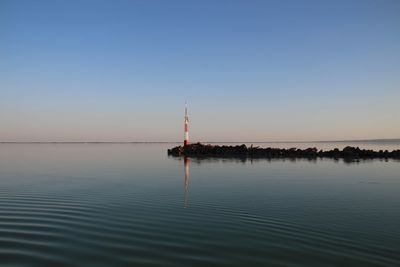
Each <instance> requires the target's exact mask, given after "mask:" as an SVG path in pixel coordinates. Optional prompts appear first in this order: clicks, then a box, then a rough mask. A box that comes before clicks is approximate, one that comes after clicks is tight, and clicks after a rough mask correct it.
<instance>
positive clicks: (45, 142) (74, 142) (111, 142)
mask: <svg viewBox="0 0 400 267" xmlns="http://www.w3.org/2000/svg"><path fill="white" fill-rule="evenodd" d="M394 141H395V142H398V141H400V138H378V139H346V140H314V141H293V140H292V141H201V142H193V143H234V144H236V143H238V144H239V143H255V144H257V143H349V142H394ZM177 143H182V141H0V144H177Z"/></svg>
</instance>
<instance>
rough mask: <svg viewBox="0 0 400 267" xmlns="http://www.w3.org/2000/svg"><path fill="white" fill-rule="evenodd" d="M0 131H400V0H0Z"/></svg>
mask: <svg viewBox="0 0 400 267" xmlns="http://www.w3.org/2000/svg"><path fill="white" fill-rule="evenodd" d="M0 94H1V95H0V140H1V141H145V140H147V141H178V140H181V139H182V138H183V105H184V101H185V100H187V101H188V103H189V115H190V130H191V133H190V135H191V139H192V140H193V141H248V140H251V141H271V140H332V139H364V138H394V137H400V119H399V118H400V1H398V0H393V1H390V0H380V1H378V0H373V1H369V0H361V1H351V0H347V1H338V0H332V1H299V0H293V1H267V0H265V1H235V0H232V1H204V0H201V1H163V0H160V1H152V0H149V1H145V0H143V1H133V0H132V1H121V0H120V1H118V0H116V1H97V0H96V1H85V0H83V1H72V0H65V1H62V0H49V1H41V0H38V1H30V0H26V1H19V0H13V1H7V0H2V1H0Z"/></svg>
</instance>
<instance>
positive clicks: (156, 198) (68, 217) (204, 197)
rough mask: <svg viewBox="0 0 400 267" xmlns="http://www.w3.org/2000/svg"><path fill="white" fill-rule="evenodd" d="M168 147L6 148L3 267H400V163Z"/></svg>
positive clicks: (0, 160)
mask: <svg viewBox="0 0 400 267" xmlns="http://www.w3.org/2000/svg"><path fill="white" fill-rule="evenodd" d="M260 145H261V146H268V144H265V145H263V144H260ZM345 145H347V144H345ZM356 145H359V146H360V147H371V148H375V149H381V148H383V149H393V148H396V149H398V148H400V144H396V143H394V144H393V143H392V144H378V145H377V144H364V145H363V144H356ZM171 146H173V145H168V144H1V145H0V201H1V202H0V266H400V162H399V161H394V160H388V161H385V160H369V161H360V162H357V163H346V162H343V161H340V160H339V161H334V160H330V159H326V160H311V161H310V160H271V161H268V160H253V161H251V160H247V161H240V160H227V159H224V160H215V159H214V160H211V159H210V160H201V161H200V160H195V159H186V160H184V159H176V158H171V157H168V156H167V153H166V149H167V148H168V147H171ZM275 146H280V147H283V146H284V147H294V146H296V147H305V146H306V147H308V146H317V147H319V148H332V147H336V146H337V147H342V146H341V145H339V144H327V143H324V144H314V145H312V144H276V145H275Z"/></svg>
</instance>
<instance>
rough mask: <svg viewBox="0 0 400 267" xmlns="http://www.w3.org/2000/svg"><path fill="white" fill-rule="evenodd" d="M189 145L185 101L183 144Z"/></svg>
mask: <svg viewBox="0 0 400 267" xmlns="http://www.w3.org/2000/svg"><path fill="white" fill-rule="evenodd" d="M187 145H189V118H188V112H187V103H186V102H185V136H184V140H183V146H187Z"/></svg>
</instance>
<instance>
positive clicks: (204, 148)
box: [168, 143, 400, 159]
mask: <svg viewBox="0 0 400 267" xmlns="http://www.w3.org/2000/svg"><path fill="white" fill-rule="evenodd" d="M168 154H169V155H172V156H192V157H239V158H247V157H249V158H317V157H320V158H344V159H359V158H360V159H368V158H398V159H400V150H393V151H391V152H389V151H387V150H385V151H383V150H379V151H374V150H369V149H360V148H359V147H350V146H347V147H345V148H344V149H343V150H339V149H337V148H335V149H333V150H327V151H322V150H319V151H318V150H317V148H315V147H314V148H306V149H297V148H289V149H285V148H270V147H268V148H260V147H253V146H250V147H247V146H246V145H236V146H226V145H223V146H219V145H205V144H201V143H195V144H190V145H187V146H185V147H182V146H177V147H174V148H171V149H168Z"/></svg>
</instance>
